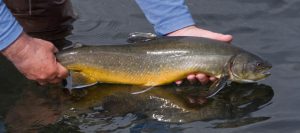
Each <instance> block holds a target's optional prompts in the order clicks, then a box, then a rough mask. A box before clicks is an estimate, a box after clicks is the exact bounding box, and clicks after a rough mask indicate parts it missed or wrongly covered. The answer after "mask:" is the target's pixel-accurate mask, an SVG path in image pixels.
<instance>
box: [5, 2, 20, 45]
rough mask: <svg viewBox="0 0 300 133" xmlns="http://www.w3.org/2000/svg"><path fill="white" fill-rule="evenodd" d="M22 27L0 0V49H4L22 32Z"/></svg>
mask: <svg viewBox="0 0 300 133" xmlns="http://www.w3.org/2000/svg"><path fill="white" fill-rule="evenodd" d="M22 31H23V29H22V27H21V26H20V25H19V23H18V22H17V21H16V19H15V18H14V16H13V15H12V14H11V12H10V11H9V10H8V9H7V7H6V6H5V4H4V3H3V1H2V0H0V51H3V50H4V49H6V48H7V47H8V46H9V45H10V44H12V43H13V42H14V41H15V40H16V39H17V38H18V37H19V36H20V35H21V33H22Z"/></svg>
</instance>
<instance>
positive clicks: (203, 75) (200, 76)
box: [195, 73, 209, 85]
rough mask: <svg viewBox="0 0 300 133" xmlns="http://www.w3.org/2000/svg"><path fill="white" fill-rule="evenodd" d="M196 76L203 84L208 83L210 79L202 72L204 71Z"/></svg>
mask: <svg viewBox="0 0 300 133" xmlns="http://www.w3.org/2000/svg"><path fill="white" fill-rule="evenodd" d="M195 77H196V79H198V81H199V82H200V83H201V84H203V85H204V84H207V83H208V81H209V78H208V77H207V76H206V75H205V74H202V73H199V74H197V75H196V76H195Z"/></svg>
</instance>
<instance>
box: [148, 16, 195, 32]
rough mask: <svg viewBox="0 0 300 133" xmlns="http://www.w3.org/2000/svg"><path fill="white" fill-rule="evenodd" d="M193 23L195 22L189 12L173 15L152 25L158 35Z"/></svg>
mask: <svg viewBox="0 0 300 133" xmlns="http://www.w3.org/2000/svg"><path fill="white" fill-rule="evenodd" d="M192 25H195V22H194V20H193V18H192V16H191V15H190V14H185V15H181V16H177V17H174V18H172V19H169V20H167V21H164V22H163V23H160V24H159V25H155V26H154V30H155V32H156V33H157V34H158V35H166V34H168V33H171V32H174V31H176V30H179V29H182V28H185V27H188V26H192Z"/></svg>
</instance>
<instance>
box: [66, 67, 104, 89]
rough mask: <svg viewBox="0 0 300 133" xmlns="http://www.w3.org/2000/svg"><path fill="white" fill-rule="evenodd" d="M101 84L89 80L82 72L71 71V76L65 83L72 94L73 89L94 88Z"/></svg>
mask: <svg viewBox="0 0 300 133" xmlns="http://www.w3.org/2000/svg"><path fill="white" fill-rule="evenodd" d="M98 83H99V82H97V81H93V80H91V79H88V78H87V77H86V76H84V74H82V73H80V72H74V71H70V72H69V76H68V77H67V78H66V79H65V81H64V87H65V88H67V89H68V90H69V91H70V92H71V91H72V90H73V89H84V88H86V87H90V86H94V85H96V84H98Z"/></svg>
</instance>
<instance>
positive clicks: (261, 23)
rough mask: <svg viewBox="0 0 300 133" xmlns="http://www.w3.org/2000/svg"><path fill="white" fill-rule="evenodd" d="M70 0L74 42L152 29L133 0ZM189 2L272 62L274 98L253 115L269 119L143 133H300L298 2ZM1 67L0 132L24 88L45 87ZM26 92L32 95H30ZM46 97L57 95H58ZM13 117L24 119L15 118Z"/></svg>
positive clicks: (158, 127)
mask: <svg viewBox="0 0 300 133" xmlns="http://www.w3.org/2000/svg"><path fill="white" fill-rule="evenodd" d="M72 2H73V5H74V8H75V10H76V12H77V14H78V16H79V18H78V20H77V21H76V22H75V23H74V27H75V29H74V31H73V35H71V36H70V37H69V39H70V40H72V41H74V42H81V43H85V44H95V45H96V44H100V43H101V44H103V43H122V42H125V40H126V37H127V35H128V34H129V33H131V32H136V31H141V32H153V30H152V27H151V25H150V24H149V23H148V22H147V21H146V19H145V17H144V16H143V14H142V12H141V11H140V10H139V8H138V7H137V5H136V4H135V2H134V1H133V0H121V1H120V0H106V1H97V0H85V1H80V0H73V1H72ZM187 4H188V6H189V8H190V10H191V12H192V15H193V17H194V19H195V21H196V22H197V24H198V25H199V26H201V27H203V28H205V29H209V30H212V31H216V32H221V33H226V34H232V35H233V36H234V40H233V42H232V44H234V45H237V46H239V47H242V48H244V49H247V50H248V51H251V52H254V53H257V54H259V55H261V56H262V57H264V58H266V59H267V60H268V61H270V62H271V63H272V64H273V68H272V76H271V77H269V78H268V79H266V80H264V81H262V82H261V83H263V84H266V85H269V86H271V87H272V88H273V91H274V97H273V99H272V100H271V101H270V102H269V104H268V105H267V106H266V107H264V108H262V109H260V110H257V111H255V112H252V113H251V114H249V115H251V116H264V117H270V119H268V120H265V121H262V122H257V123H253V124H248V125H245V126H240V127H236V128H217V129H216V128H211V123H212V122H213V121H196V122H190V123H185V124H161V123H157V122H154V121H148V122H145V123H144V124H143V125H140V126H139V128H140V129H143V128H144V130H143V131H145V132H174V131H179V132H199V131H201V132H218V133H220V132H226V133H227V132H230V133H231V132H244V133H248V132H249V133H251V132H272V133H274V132H275V133H276V132H288V133H292V132H294V133H299V132H300V127H299V126H300V113H299V112H300V106H299V102H300V98H299V95H300V87H299V86H300V85H299V82H300V72H299V71H300V57H299V56H300V53H299V52H300V45H299V44H300V8H299V7H300V1H299V0H243V1H241V0H227V1H220V0H209V1H205V0H187ZM0 66H1V67H0V73H1V75H0V82H1V84H0V90H1V93H0V107H1V109H0V132H2V131H4V130H5V128H4V126H3V123H4V121H3V119H4V118H5V117H6V115H7V114H8V112H10V111H8V110H10V109H11V108H15V107H14V105H15V104H16V103H20V97H21V96H23V97H24V93H26V91H24V90H25V89H28V88H36V89H39V88H41V87H38V86H35V85H33V83H32V82H29V81H27V80H26V79H24V78H23V77H22V76H21V75H20V74H19V73H18V72H16V70H15V69H14V68H13V67H12V66H11V64H9V63H7V61H5V59H3V58H0ZM25 96H31V95H30V94H28V93H26V94H25ZM41 97H42V96H41ZM47 98H48V97H47ZM21 99H22V98H21ZM48 99H57V97H50V98H48ZM22 100H23V99H22ZM24 101H26V100H23V102H22V105H23V107H21V108H20V110H22V111H23V110H24V112H26V111H28V109H32V108H31V107H28V106H31V104H30V103H31V102H32V103H35V102H42V101H43V98H40V97H39V98H37V100H36V99H35V98H32V99H29V100H28V101H27V102H24ZM25 103H26V104H25ZM48 104H51V105H55V106H57V107H63V106H64V105H61V104H57V103H55V102H53V103H48ZM32 110H34V108H33V109H32ZM45 110H47V109H45ZM45 110H40V111H36V112H34V111H33V112H32V113H36V114H37V117H38V115H47V114H49V113H45V114H43V113H44V112H43V111H45ZM22 111H20V112H22ZM10 113H11V112H10ZM15 115H18V114H17V113H16V114H15ZM49 116H51V115H49ZM132 119H133V118H132V117H131V116H124V118H122V119H120V120H119V121H117V122H116V123H117V124H116V125H122V124H123V126H120V127H121V128H118V127H114V128H115V130H114V131H116V132H128V131H133V130H132V128H133V126H134V125H135V124H134V122H133V121H132ZM15 121H26V120H20V119H15ZM214 121H216V120H214ZM12 123H13V122H12ZM16 123H17V122H16ZM36 123H39V121H36ZM124 125H125V126H124ZM7 126H10V125H7ZM92 128H95V127H91V129H90V130H89V131H93V130H92ZM110 128H113V127H110ZM136 128H137V127H136V126H135V129H136ZM87 131H88V130H87Z"/></svg>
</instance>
